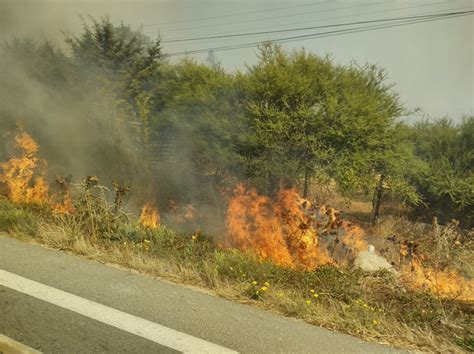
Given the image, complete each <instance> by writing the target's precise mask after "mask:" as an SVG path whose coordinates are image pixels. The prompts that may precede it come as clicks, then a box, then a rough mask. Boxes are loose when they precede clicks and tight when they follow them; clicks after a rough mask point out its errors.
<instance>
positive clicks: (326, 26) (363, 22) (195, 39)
mask: <svg viewBox="0 0 474 354" xmlns="http://www.w3.org/2000/svg"><path fill="white" fill-rule="evenodd" d="M451 14H455V13H451ZM438 15H439V14H428V15H418V16H409V17H405V16H404V17H394V18H384V19H379V20H366V21H357V22H346V23H338V24H331V25H321V26H310V27H298V28H289V29H281V30H273V31H261V32H247V33H235V34H223V35H217V36H207V37H205V36H204V37H191V38H179V39H168V40H161V41H160V43H177V42H191V41H200V40H207V39H220V38H235V37H247V36H256V35H261V34H275V33H284V32H296V31H306V30H313V29H321V28H331V27H344V26H351V25H361V24H368V23H375V22H389V21H396V20H404V19H418V18H426V17H435V16H438Z"/></svg>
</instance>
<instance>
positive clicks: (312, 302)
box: [0, 197, 473, 353]
mask: <svg viewBox="0 0 474 354" xmlns="http://www.w3.org/2000/svg"><path fill="white" fill-rule="evenodd" d="M94 198H95V197H94ZM89 202H91V201H88V202H87V203H89ZM3 203H4V204H1V203H0V230H4V231H7V232H12V231H14V232H15V234H16V235H23V236H25V235H30V238H31V239H32V240H37V241H39V242H40V243H43V244H45V245H48V246H50V247H54V248H57V249H61V250H66V251H69V252H73V253H75V254H79V255H82V256H85V257H87V258H90V259H94V260H98V261H101V262H106V263H110V264H115V265H118V266H122V267H125V268H128V269H133V270H135V271H138V272H140V273H143V274H146V275H150V276H154V277H161V278H164V279H168V280H171V281H173V282H177V283H182V284H187V285H192V286H197V287H200V288H205V289H209V290H211V291H212V292H213V293H214V294H216V295H218V296H221V297H224V298H226V299H230V300H233V301H238V302H242V303H247V304H252V305H254V306H258V307H261V308H264V309H267V310H270V311H273V312H276V313H279V314H282V315H285V316H290V317H295V318H299V319H303V320H305V321H307V322H308V323H312V324H316V325H321V326H324V327H326V328H331V329H335V330H338V331H341V332H344V333H347V334H351V335H355V336H358V337H361V338H364V339H367V340H369V341H373V342H378V343H384V344H390V345H392V346H395V347H399V348H404V349H410V350H418V351H427V352H443V353H444V352H464V351H468V350H472V345H473V343H472V338H473V337H472V336H473V333H472V326H471V325H470V324H472V318H473V317H472V314H473V313H472V307H469V306H467V305H464V304H462V303H459V302H456V301H447V300H446V301H445V300H442V301H441V302H440V299H438V298H436V297H433V296H432V295H430V294H428V293H426V292H416V291H412V290H410V289H408V288H406V287H404V286H403V284H401V283H400V282H399V281H398V280H397V279H396V278H395V277H394V276H393V275H391V274H388V273H376V274H365V273H363V272H361V271H360V270H356V269H351V268H336V267H333V266H325V267H321V268H318V269H317V270H315V271H313V272H307V271H298V270H291V269H285V268H280V267H278V266H275V265H274V264H271V263H268V262H264V261H262V260H260V259H256V258H254V257H252V256H250V255H246V254H242V253H241V252H238V251H236V250H219V249H216V248H215V246H214V244H213V242H212V241H211V240H210V239H208V238H206V237H199V238H198V239H193V238H192V237H191V235H190V234H185V233H178V232H175V231H174V230H171V229H168V228H166V227H161V228H160V229H158V230H155V231H151V230H147V229H145V228H143V227H141V226H140V225H138V224H136V223H135V222H134V221H133V220H132V221H130V222H129V221H121V222H118V223H116V224H115V225H112V226H108V227H104V228H103V229H102V231H101V232H97V233H96V235H95V236H94V237H91V236H90V235H89V234H88V230H90V227H91V221H90V220H89V218H90V217H91V215H94V218H95V219H94V220H96V221H97V220H100V218H101V213H102V212H105V213H106V214H107V215H106V218H107V219H110V218H111V214H109V213H110V210H109V209H107V208H105V209H104V208H103V205H102V206H101V209H99V208H94V207H93V202H91V203H92V204H87V203H85V204H84V205H87V208H92V209H89V210H91V212H92V213H93V214H91V213H89V214H88V212H83V213H82V214H81V219H80V220H78V219H77V218H74V217H70V216H67V215H66V216H64V215H63V216H55V215H51V214H50V213H45V212H44V210H42V209H38V208H34V209H31V208H29V207H27V208H21V207H15V206H13V205H11V204H8V203H7V202H6V201H3ZM100 203H102V201H100ZM2 205H3V206H2ZM111 208H113V206H111ZM98 210H102V212H100V211H98ZM4 215H7V216H8V217H4ZM11 215H14V216H15V217H11ZM2 218H4V219H5V220H7V221H6V222H5V220H3V221H2ZM125 219H126V218H125ZM81 223H83V224H81ZM23 224H25V225H27V226H25V225H23ZM22 225H23V226H22ZM32 225H36V226H35V227H33V226H32ZM378 227H379V228H381V229H379V230H375V229H374V230H372V231H373V232H374V233H375V231H377V232H379V234H380V235H381V236H383V237H384V236H386V235H388V234H390V233H391V232H392V231H394V230H396V229H397V227H402V226H400V225H398V224H397V223H396V221H395V220H390V221H387V224H385V226H383V225H382V226H381V225H379V226H378ZM403 228H404V229H407V230H408V229H411V230H414V232H417V230H418V229H416V227H415V226H414V225H411V226H410V227H409V225H403ZM420 230H421V229H420ZM384 232H385V233H384ZM420 232H421V231H420ZM379 247H382V245H380V246H379Z"/></svg>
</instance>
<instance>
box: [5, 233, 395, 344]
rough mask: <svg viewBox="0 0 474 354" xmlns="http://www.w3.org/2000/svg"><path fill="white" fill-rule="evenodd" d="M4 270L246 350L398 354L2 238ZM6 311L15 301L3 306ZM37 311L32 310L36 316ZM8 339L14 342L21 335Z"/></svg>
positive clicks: (57, 336) (54, 335)
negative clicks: (391, 353)
mask: <svg viewBox="0 0 474 354" xmlns="http://www.w3.org/2000/svg"><path fill="white" fill-rule="evenodd" d="M0 269H2V270H5V271H8V272H11V273H14V274H17V275H19V276H22V277H25V278H28V279H31V280H34V281H36V282H39V283H42V284H45V285H48V286H50V287H53V288H56V289H60V290H63V291H66V292H69V293H72V294H74V295H77V296H80V297H82V298H85V299H89V300H91V301H95V302H98V303H100V304H103V305H105V306H109V307H112V308H114V309H117V310H120V311H123V312H126V313H129V314H132V315H134V316H138V317H140V318H143V319H146V320H149V321H152V322H155V323H159V324H161V325H164V326H167V327H169V328H172V329H175V330H177V331H180V332H184V333H187V334H190V335H192V336H195V337H198V338H201V339H204V340H206V341H209V342H212V343H215V344H218V345H221V346H223V347H227V348H230V349H233V350H237V351H239V352H253V353H268V352H313V353H316V352H317V353H349V352H350V353H389V352H395V350H393V349H391V348H389V347H385V346H381V345H376V344H371V343H367V342H364V341H362V340H360V339H357V338H354V337H351V336H347V335H343V334H340V333H334V332H331V331H329V330H326V329H323V328H319V327H316V326H311V325H309V324H306V323H304V322H302V321H297V320H293V319H290V318H286V317H283V316H279V315H275V314H272V313H270V312H266V311H262V310H260V309H256V308H253V307H250V306H245V305H241V304H236V303H232V302H230V301H227V300H223V299H221V298H218V297H215V296H211V295H208V294H205V293H203V292H199V291H196V290H193V289H190V288H189V287H185V286H180V285H176V284H171V283H169V282H166V281H162V280H159V279H153V278H149V277H145V276H142V275H138V274H134V273H132V272H128V271H125V270H121V269H117V268H114V267H110V266H106V265H103V264H101V263H98V262H95V261H90V260H86V259H82V258H80V257H75V256H72V255H69V254H66V253H64V252H60V251H55V250H49V249H44V248H42V247H40V246H37V245H32V244H26V243H22V242H20V241H17V240H14V239H11V238H8V237H3V236H0ZM9 296H12V295H11V292H9ZM0 306H2V307H3V306H9V304H8V302H4V301H2V302H1V303H0ZM34 311H35V308H34V307H32V309H31V312H32V313H33V312H34ZM2 312H4V311H2ZM10 314H11V316H10V318H7V319H6V320H5V321H3V322H2V323H1V324H0V332H2V331H5V330H6V329H8V328H9V323H11V322H9V321H15V318H14V315H15V314H12V313H10ZM12 316H13V317H12ZM34 317H35V316H31V318H32V319H34ZM94 322H96V321H94ZM33 327H34V326H33ZM7 335H9V336H10V337H12V338H14V339H15V338H16V337H18V336H21V333H7ZM35 335H37V336H41V335H42V334H41V328H38V331H37V333H31V334H30V337H34V336H35ZM48 337H49V338H50V340H57V341H61V340H62V337H63V335H62V333H61V330H60V328H57V333H49V336H48ZM21 339H22V340H25V339H26V338H21ZM24 343H25V344H27V345H30V344H33V343H28V341H24ZM38 349H41V348H38Z"/></svg>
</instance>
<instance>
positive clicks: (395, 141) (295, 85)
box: [241, 44, 419, 203]
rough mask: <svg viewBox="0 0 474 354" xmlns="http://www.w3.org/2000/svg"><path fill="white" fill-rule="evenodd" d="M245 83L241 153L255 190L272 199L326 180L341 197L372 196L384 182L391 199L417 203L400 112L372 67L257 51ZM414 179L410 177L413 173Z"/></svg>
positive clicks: (271, 47)
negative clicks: (278, 191) (281, 189)
mask: <svg viewBox="0 0 474 354" xmlns="http://www.w3.org/2000/svg"><path fill="white" fill-rule="evenodd" d="M259 58H260V61H259V63H258V64H257V65H255V66H253V67H251V68H250V72H249V75H248V77H247V78H246V80H245V100H246V104H247V119H248V126H249V128H248V131H247V132H246V137H245V139H246V145H245V146H244V148H243V150H242V151H241V153H242V155H243V156H244V159H245V160H244V161H245V163H246V168H247V173H248V175H249V176H250V177H251V178H252V179H253V180H254V183H255V184H258V185H260V187H261V188H262V189H263V190H264V191H267V192H268V193H270V194H271V193H272V190H274V189H275V188H278V186H279V184H281V183H283V184H297V183H298V182H299V181H301V180H303V181H304V194H306V192H307V189H308V183H309V181H308V180H309V179H311V178H313V177H315V176H321V175H323V176H324V175H326V176H327V177H329V178H331V179H333V180H334V181H335V182H336V183H337V184H338V186H339V188H340V190H341V191H342V192H343V194H345V195H348V196H350V195H351V194H352V193H353V192H354V191H356V190H360V189H364V190H366V191H369V190H373V188H374V187H375V184H376V181H377V177H379V176H380V175H383V176H385V181H386V183H387V182H388V184H389V185H390V192H391V193H392V194H393V195H397V196H402V197H403V198H408V199H409V200H411V201H412V202H414V203H418V202H419V196H418V195H417V193H416V190H415V189H414V188H413V187H412V186H411V185H410V184H409V179H407V178H406V175H407V174H409V173H410V171H414V170H416V169H406V167H407V164H409V165H416V163H417V162H416V161H415V159H414V157H413V154H412V151H411V147H410V146H409V145H407V144H406V142H407V139H406V134H404V130H403V126H402V125H401V124H398V123H397V118H398V117H400V116H401V115H402V114H403V113H405V110H404V108H403V106H402V104H401V102H400V100H399V98H398V95H397V94H396V93H394V92H393V91H392V86H391V85H389V84H387V83H386V73H385V72H384V71H383V70H382V69H379V68H377V67H376V66H372V65H366V66H363V67H360V66H357V65H355V64H352V65H349V66H342V65H337V64H335V63H334V62H333V61H332V60H331V59H330V58H328V57H325V58H321V57H318V56H316V55H314V54H311V53H306V52H305V51H304V50H300V51H294V52H292V53H288V52H285V51H283V49H282V48H281V47H279V46H276V45H272V44H266V45H264V46H262V47H261V48H260V57H259ZM414 173H415V172H414Z"/></svg>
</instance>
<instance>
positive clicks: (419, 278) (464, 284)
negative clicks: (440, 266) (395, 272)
mask: <svg viewBox="0 0 474 354" xmlns="http://www.w3.org/2000/svg"><path fill="white" fill-rule="evenodd" d="M402 280H403V281H404V282H405V283H407V284H408V285H410V286H411V287H414V288H418V289H427V290H429V291H430V292H432V293H433V294H436V295H438V296H439V297H442V298H446V299H456V300H460V301H466V302H474V280H468V279H465V278H464V277H463V276H461V275H460V274H459V273H458V272H456V271H438V270H435V269H433V268H430V267H424V266H423V265H422V263H421V262H420V261H419V260H418V259H413V260H412V262H411V267H410V266H408V267H403V268H402Z"/></svg>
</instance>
